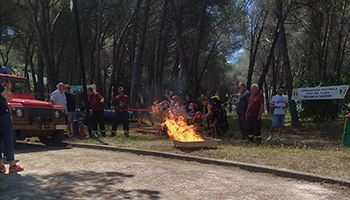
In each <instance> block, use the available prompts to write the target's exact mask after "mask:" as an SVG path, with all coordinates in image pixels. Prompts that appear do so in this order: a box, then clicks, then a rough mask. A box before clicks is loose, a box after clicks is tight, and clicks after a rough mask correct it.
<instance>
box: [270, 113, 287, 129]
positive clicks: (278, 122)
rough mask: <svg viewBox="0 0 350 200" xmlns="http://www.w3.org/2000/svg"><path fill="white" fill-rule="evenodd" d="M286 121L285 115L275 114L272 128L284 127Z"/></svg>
mask: <svg viewBox="0 0 350 200" xmlns="http://www.w3.org/2000/svg"><path fill="white" fill-rule="evenodd" d="M284 120H285V115H276V114H274V115H273V118H272V127H273V128H280V127H284Z"/></svg>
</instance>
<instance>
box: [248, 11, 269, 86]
mask: <svg viewBox="0 0 350 200" xmlns="http://www.w3.org/2000/svg"><path fill="white" fill-rule="evenodd" d="M267 15H268V11H266V12H265V16H264V18H263V22H262V24H261V28H260V30H259V34H258V37H257V38H256V41H255V33H254V34H251V44H250V56H249V67H248V79H247V87H248V88H250V85H251V84H252V77H253V71H254V65H255V60H256V55H257V52H258V48H259V44H260V38H261V35H262V33H263V30H264V25H265V22H266V18H267ZM252 26H253V25H252ZM252 32H253V29H252ZM254 32H255V28H254ZM255 42H256V44H254V43H255Z"/></svg>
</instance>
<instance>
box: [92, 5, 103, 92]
mask: <svg viewBox="0 0 350 200" xmlns="http://www.w3.org/2000/svg"><path fill="white" fill-rule="evenodd" d="M103 4H104V2H103V0H99V3H98V18H97V29H96V45H95V54H94V60H95V63H94V64H95V65H94V66H95V80H96V89H97V91H98V92H99V93H101V94H102V96H104V94H103V86H102V80H101V66H100V58H101V57H100V52H101V32H102V14H103Z"/></svg>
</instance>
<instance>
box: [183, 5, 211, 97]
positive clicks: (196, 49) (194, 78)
mask: <svg viewBox="0 0 350 200" xmlns="http://www.w3.org/2000/svg"><path fill="white" fill-rule="evenodd" d="M207 4H208V1H207V0H204V1H202V8H201V17H200V19H199V22H198V25H197V31H196V39H195V41H194V44H193V58H192V65H191V69H190V77H191V85H190V86H187V87H189V89H188V90H187V91H186V93H187V92H190V93H191V94H192V97H193V98H194V99H198V97H199V96H198V92H199V86H200V85H199V81H198V78H199V77H198V60H199V54H200V47H201V42H202V38H203V32H204V31H203V28H204V24H205V21H204V20H205V17H206V13H207V11H206V9H207Z"/></svg>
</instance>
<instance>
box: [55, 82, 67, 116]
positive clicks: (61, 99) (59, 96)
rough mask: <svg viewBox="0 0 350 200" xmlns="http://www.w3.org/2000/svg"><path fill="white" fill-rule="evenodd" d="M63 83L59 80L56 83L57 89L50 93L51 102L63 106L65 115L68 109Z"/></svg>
mask: <svg viewBox="0 0 350 200" xmlns="http://www.w3.org/2000/svg"><path fill="white" fill-rule="evenodd" d="M64 88H65V86H64V83H62V82H60V83H58V85H57V90H55V91H53V92H52V93H51V103H52V104H53V105H60V106H63V108H64V110H65V112H66V115H67V114H68V110H67V98H66V94H65V92H64Z"/></svg>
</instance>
